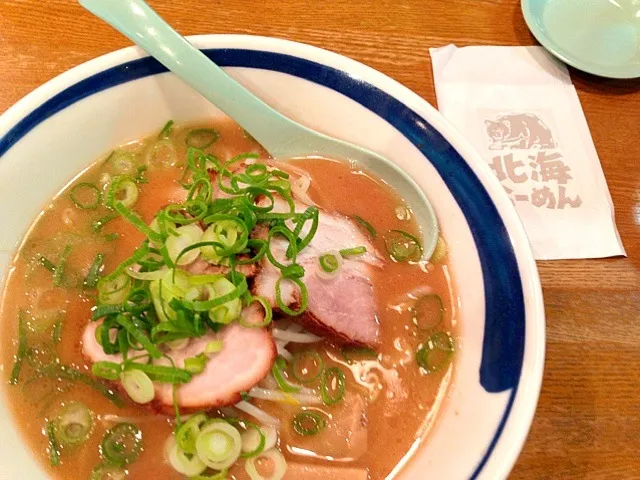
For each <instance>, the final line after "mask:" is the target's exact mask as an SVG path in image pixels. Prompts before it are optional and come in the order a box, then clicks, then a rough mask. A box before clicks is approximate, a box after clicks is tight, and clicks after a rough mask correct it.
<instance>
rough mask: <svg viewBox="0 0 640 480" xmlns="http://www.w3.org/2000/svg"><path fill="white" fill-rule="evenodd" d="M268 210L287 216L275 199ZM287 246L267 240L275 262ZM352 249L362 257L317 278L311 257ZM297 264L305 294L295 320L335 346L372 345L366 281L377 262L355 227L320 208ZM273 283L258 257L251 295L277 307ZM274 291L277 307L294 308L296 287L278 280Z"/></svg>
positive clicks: (374, 327)
mask: <svg viewBox="0 0 640 480" xmlns="http://www.w3.org/2000/svg"><path fill="white" fill-rule="evenodd" d="M307 208H308V205H305V204H303V203H301V202H296V211H298V212H304V211H305V210H306V209H307ZM273 211H274V212H287V211H289V206H288V205H287V203H286V202H285V201H284V200H282V199H278V198H276V201H275V205H274V208H273ZM307 223H308V224H310V223H311V222H307ZM305 230H306V228H305V229H304V230H303V235H304V233H305ZM255 234H256V235H257V236H263V234H264V232H263V231H260V230H258V231H256V232H255ZM287 246H288V242H287V240H286V239H284V238H282V237H280V236H276V237H273V239H272V241H271V251H272V253H273V254H274V256H275V257H276V259H278V260H279V261H281V262H283V260H284V259H285V251H286V248H287ZM358 246H365V247H366V248H367V253H365V254H364V255H360V256H354V257H348V258H345V259H343V263H342V267H341V269H340V273H339V274H338V275H337V276H335V277H333V278H331V279H325V278H321V277H320V276H319V275H318V269H319V266H318V264H317V259H318V257H319V256H320V255H322V254H324V253H327V252H328V251H339V250H342V249H345V248H352V247H358ZM297 263H298V264H300V265H302V266H303V267H304V269H305V275H304V277H303V278H302V280H303V282H304V283H305V285H306V286H307V290H308V305H307V310H306V311H305V312H304V313H303V314H302V315H301V317H299V319H298V320H299V321H300V322H301V323H302V324H303V325H304V326H305V327H307V328H308V329H309V330H311V331H313V332H315V333H317V334H319V335H324V336H331V337H333V338H334V339H336V340H338V341H339V342H341V343H346V344H357V345H365V346H370V347H375V346H376V345H377V344H378V340H379V339H378V337H379V324H378V319H377V315H376V301H375V296H374V291H373V285H372V282H371V277H372V274H373V272H374V269H376V268H380V267H381V266H382V265H383V261H382V258H381V256H380V254H379V253H378V251H377V250H376V248H375V247H374V246H373V245H372V244H371V242H370V241H369V239H368V238H367V236H366V235H365V234H364V233H362V231H361V230H360V229H359V228H358V226H357V225H356V223H355V222H354V221H353V220H351V219H350V218H348V217H345V216H344V215H341V214H339V213H332V212H327V211H325V210H322V209H320V214H319V222H318V229H317V231H316V233H315V235H314V237H313V239H312V240H311V243H310V244H309V245H307V246H306V247H305V248H304V249H303V250H302V251H301V252H300V253H299V254H298V258H297ZM279 279H280V270H278V269H277V268H276V267H274V266H273V265H272V264H271V262H270V261H269V260H268V259H267V258H266V257H265V258H263V260H262V261H261V270H260V272H259V273H258V274H257V275H256V277H255V281H254V286H253V291H254V294H256V295H260V296H263V297H265V298H267V299H268V300H269V301H270V302H271V305H272V307H274V308H277V303H276V298H275V291H276V282H277V281H278V280H279ZM280 287H281V296H280V298H281V299H282V301H283V303H285V304H286V305H288V306H291V307H297V306H299V302H300V298H299V290H298V288H297V287H295V286H294V285H293V284H292V283H291V282H288V281H282V282H281V285H280Z"/></svg>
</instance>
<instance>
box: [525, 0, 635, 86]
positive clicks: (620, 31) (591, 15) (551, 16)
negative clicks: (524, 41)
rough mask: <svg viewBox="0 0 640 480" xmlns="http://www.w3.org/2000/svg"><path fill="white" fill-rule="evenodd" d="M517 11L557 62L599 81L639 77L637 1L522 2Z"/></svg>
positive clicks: (555, 0) (542, 0) (565, 0)
mask: <svg viewBox="0 0 640 480" xmlns="http://www.w3.org/2000/svg"><path fill="white" fill-rule="evenodd" d="M522 11H523V13H524V18H525V20H526V21H527V25H528V26H529V29H530V30H531V32H532V33H533V35H535V37H536V38H537V39H538V41H539V42H540V43H541V44H542V45H543V46H544V47H545V48H546V49H547V50H549V51H550V52H551V53H553V54H554V55H555V56H556V57H558V58H559V59H560V60H562V61H563V62H566V63H568V64H569V65H572V66H574V67H575V68H577V69H579V70H583V71H585V72H588V73H592V74H594V75H599V76H602V77H609V78H640V1H639V0H522Z"/></svg>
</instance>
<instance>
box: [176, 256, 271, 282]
mask: <svg viewBox="0 0 640 480" xmlns="http://www.w3.org/2000/svg"><path fill="white" fill-rule="evenodd" d="M184 270H186V271H187V272H189V273H190V274H192V275H211V274H221V275H226V274H227V273H229V272H230V271H231V268H230V267H227V266H224V265H213V264H211V263H209V262H207V261H206V260H205V259H204V258H202V255H200V256H199V257H198V258H196V259H195V260H194V261H193V262H191V263H190V264H189V265H185V268H184ZM236 271H237V272H238V273H241V274H242V275H244V276H245V277H248V278H253V277H255V276H256V274H257V273H258V265H257V264H255V263H251V264H248V265H236Z"/></svg>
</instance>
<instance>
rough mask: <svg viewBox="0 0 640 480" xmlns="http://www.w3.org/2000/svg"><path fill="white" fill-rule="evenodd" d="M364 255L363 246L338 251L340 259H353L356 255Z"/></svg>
mask: <svg viewBox="0 0 640 480" xmlns="http://www.w3.org/2000/svg"><path fill="white" fill-rule="evenodd" d="M365 253H367V247H365V246H364V245H361V246H359V247H353V248H343V249H342V250H340V255H342V257H354V256H356V255H363V254H365Z"/></svg>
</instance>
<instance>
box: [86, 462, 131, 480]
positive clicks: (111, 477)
mask: <svg viewBox="0 0 640 480" xmlns="http://www.w3.org/2000/svg"><path fill="white" fill-rule="evenodd" d="M126 478H127V474H126V472H125V471H124V470H122V469H121V468H120V467H116V466H115V465H109V464H106V463H101V464H100V465H98V466H96V467H95V468H94V469H93V470H92V471H91V475H90V476H89V480H125V479H126Z"/></svg>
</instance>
